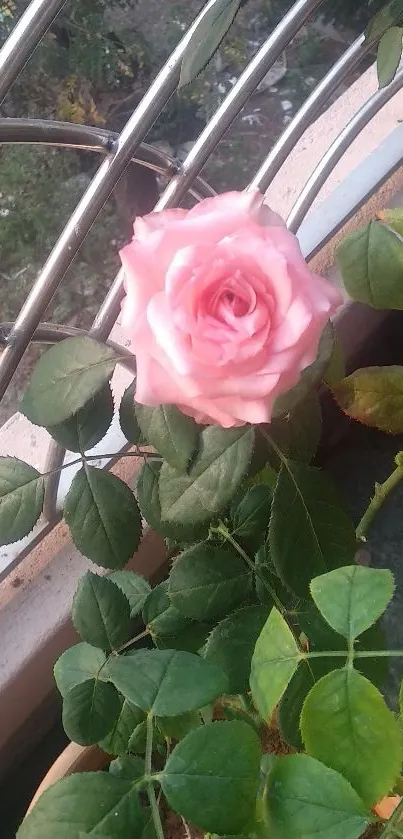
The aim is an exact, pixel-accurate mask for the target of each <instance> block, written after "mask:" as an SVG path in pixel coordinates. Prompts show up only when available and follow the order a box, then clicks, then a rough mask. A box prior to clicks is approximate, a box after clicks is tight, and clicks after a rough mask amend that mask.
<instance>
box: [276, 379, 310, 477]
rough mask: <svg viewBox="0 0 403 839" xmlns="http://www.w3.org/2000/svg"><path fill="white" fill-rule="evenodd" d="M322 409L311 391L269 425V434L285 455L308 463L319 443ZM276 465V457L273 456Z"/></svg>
mask: <svg viewBox="0 0 403 839" xmlns="http://www.w3.org/2000/svg"><path fill="white" fill-rule="evenodd" d="M321 431H322V411H321V407H320V401H319V397H318V395H317V393H315V392H314V391H311V392H310V393H308V395H307V396H306V397H305V398H304V399H302V400H301V401H300V402H298V404H297V405H296V406H295V407H294V408H293V409H292V410H291V411H290V413H289V414H287V416H286V417H284V418H282V419H275V420H273V422H272V423H271V425H270V435H271V437H272V438H273V440H274V441H275V442H276V444H277V446H279V448H280V449H281V451H282V452H283V454H285V455H286V457H289V458H291V460H296V461H298V462H301V463H310V461H311V460H312V458H313V457H314V455H315V454H316V450H317V448H318V445H319V440H320V435H321ZM273 462H274V465H276V466H277V467H278V464H279V461H278V458H276V457H275V456H273Z"/></svg>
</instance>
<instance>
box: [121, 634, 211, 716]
mask: <svg viewBox="0 0 403 839" xmlns="http://www.w3.org/2000/svg"><path fill="white" fill-rule="evenodd" d="M105 671H106V674H105V677H106V678H108V679H109V680H110V681H112V682H113V684H114V685H115V687H117V689H118V690H119V691H120V693H122V694H123V696H125V697H126V699H128V700H129V701H130V702H133V704H134V705H137V706H138V707H139V708H142V710H143V711H147V712H151V713H152V714H154V716H157V717H176V716H179V715H180V714H184V713H185V712H186V711H194V710H197V709H198V708H202V707H203V705H207V704H208V703H209V702H212V701H213V700H214V699H216V698H217V696H219V695H220V694H221V693H225V692H226V689H227V679H226V676H225V674H224V673H223V672H222V671H221V670H219V669H218V667H216V666H215V665H213V664H210V663H209V662H207V661H203V659H202V658H199V656H197V655H193V654H192V653H185V652H179V651H176V650H139V651H138V652H135V653H133V654H132V655H130V656H115V657H114V658H110V659H109V661H108V664H107V665H106V666H105Z"/></svg>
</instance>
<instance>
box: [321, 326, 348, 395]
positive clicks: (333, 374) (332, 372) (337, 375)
mask: <svg viewBox="0 0 403 839" xmlns="http://www.w3.org/2000/svg"><path fill="white" fill-rule="evenodd" d="M345 375H346V364H345V361H344V352H343V347H342V345H341V341H340V338H339V337H338V335H337V332H335V334H334V346H333V353H332V357H331V359H330V362H329V366H328V367H327V369H326V372H325V374H324V376H323V381H324V383H325V384H326V385H328V387H330V388H331V387H332V386H333V385H334V384H335V383H336V382H339V381H340V379H343V378H344V376H345Z"/></svg>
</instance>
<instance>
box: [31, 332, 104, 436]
mask: <svg viewBox="0 0 403 839" xmlns="http://www.w3.org/2000/svg"><path fill="white" fill-rule="evenodd" d="M116 362H117V355H116V353H115V351H114V350H112V349H110V348H109V347H106V346H105V345H104V344H100V343H98V341H94V339H93V338H89V337H84V338H67V339H66V340H65V341H61V342H60V343H59V344H55V346H54V347H51V349H50V350H48V351H47V352H46V353H45V355H43V356H42V358H41V359H40V361H39V362H38V364H37V365H36V367H35V369H34V372H33V374H32V377H31V380H30V383H29V385H28V388H27V390H26V391H25V394H24V398H23V400H22V403H21V411H22V413H23V414H25V416H26V417H28V419H29V420H31V422H33V423H35V424H36V425H43V426H45V427H48V426H52V425H58V424H59V423H61V422H64V420H67V419H69V418H70V417H72V416H73V415H74V414H76V413H77V411H79V410H80V408H83V407H84V405H86V404H87V402H89V400H91V399H92V398H93V397H94V396H95V395H96V394H97V393H98V392H99V391H100V390H101V388H102V387H103V386H104V385H105V383H106V382H107V381H109V379H110V377H111V375H112V373H113V370H114V369H115V366H116Z"/></svg>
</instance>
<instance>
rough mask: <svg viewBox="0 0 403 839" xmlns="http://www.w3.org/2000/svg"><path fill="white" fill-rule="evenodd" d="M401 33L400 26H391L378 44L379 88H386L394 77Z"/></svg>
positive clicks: (399, 52)
mask: <svg viewBox="0 0 403 839" xmlns="http://www.w3.org/2000/svg"><path fill="white" fill-rule="evenodd" d="M402 32H403V30H402V29H401V28H400V26H391V27H390V29H387V30H386V32H385V33H384V34H383V35H382V38H381V40H380V42H379V46H378V56H377V72H378V81H379V87H386V85H388V84H389V83H390V82H391V81H392V80H393V79H394V77H395V75H396V72H397V69H398V67H399V63H400V58H401V55H402Z"/></svg>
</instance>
